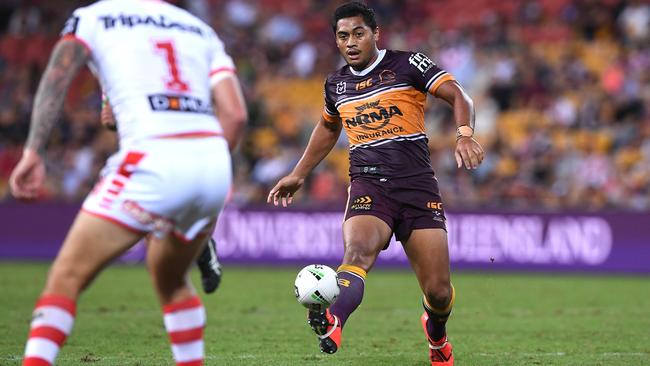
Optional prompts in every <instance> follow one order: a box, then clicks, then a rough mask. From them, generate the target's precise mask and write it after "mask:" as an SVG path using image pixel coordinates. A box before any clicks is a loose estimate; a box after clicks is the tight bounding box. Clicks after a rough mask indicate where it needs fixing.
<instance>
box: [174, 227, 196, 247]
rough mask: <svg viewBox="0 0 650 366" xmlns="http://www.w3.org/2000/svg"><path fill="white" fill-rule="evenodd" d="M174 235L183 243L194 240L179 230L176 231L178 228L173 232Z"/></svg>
mask: <svg viewBox="0 0 650 366" xmlns="http://www.w3.org/2000/svg"><path fill="white" fill-rule="evenodd" d="M172 235H173V236H174V238H176V239H178V240H179V241H181V242H182V243H183V244H190V243H191V242H192V240H190V239H188V238H187V237H186V236H185V235H184V234H182V233H179V232H178V231H176V230H174V231H173V232H172ZM195 239H196V238H195Z"/></svg>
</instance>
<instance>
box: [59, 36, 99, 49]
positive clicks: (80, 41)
mask: <svg viewBox="0 0 650 366" xmlns="http://www.w3.org/2000/svg"><path fill="white" fill-rule="evenodd" d="M68 39H69V40H71V41H77V42H79V43H81V45H82V46H84V47H85V48H86V50H87V51H88V53H90V54H92V53H93V50H92V49H91V48H90V46H89V45H88V43H86V41H84V40H83V39H81V38H79V37H77V36H75V35H74V34H66V35H65V36H63V37H61V40H68Z"/></svg>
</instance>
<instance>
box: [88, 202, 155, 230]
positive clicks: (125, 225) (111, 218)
mask: <svg viewBox="0 0 650 366" xmlns="http://www.w3.org/2000/svg"><path fill="white" fill-rule="evenodd" d="M81 211H83V212H85V213H87V214H89V215H92V216H95V217H98V218H100V219H104V220H106V221H108V222H111V223H113V224H115V225H117V226H121V227H122V228H124V229H126V230H128V231H130V232H132V233H135V234H140V235H144V234H147V233H148V231H145V230H140V229H138V228H136V227H133V226H131V225H129V224H127V223H125V222H123V221H121V220H118V219H116V218H114V217H110V216H108V215H106V214H101V213H99V212H93V211H90V210H88V209H87V208H82V209H81Z"/></svg>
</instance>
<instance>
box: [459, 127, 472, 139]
mask: <svg viewBox="0 0 650 366" xmlns="http://www.w3.org/2000/svg"><path fill="white" fill-rule="evenodd" d="M472 136H474V129H473V128H471V127H469V126H468V125H460V126H458V127H457V128H456V140H458V139H459V138H461V137H472Z"/></svg>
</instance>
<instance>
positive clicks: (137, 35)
mask: <svg viewBox="0 0 650 366" xmlns="http://www.w3.org/2000/svg"><path fill="white" fill-rule="evenodd" d="M61 34H62V36H63V37H73V38H74V39H76V40H78V41H80V42H82V43H83V44H84V45H85V46H86V47H87V48H88V49H89V50H90V52H91V54H92V59H91V61H90V63H89V67H90V68H91V70H93V72H94V73H95V74H96V76H97V77H98V79H99V80H100V83H101V86H102V89H103V92H104V93H105V94H106V95H107V97H108V99H109V100H110V104H111V107H112V109H113V113H114V114H115V119H116V120H117V123H118V131H119V136H120V144H121V145H122V147H124V146H128V145H130V144H131V143H133V142H134V141H137V140H141V139H146V138H152V137H159V136H175V135H181V136H182V135H187V134H197V133H198V134H208V135H209V134H220V133H221V132H222V128H221V125H220V124H219V122H218V121H217V119H216V117H215V115H214V112H213V109H212V102H211V100H212V98H211V82H210V80H211V79H212V80H213V81H214V80H216V79H218V78H220V77H222V76H223V75H225V74H227V73H232V72H234V70H235V68H234V63H233V61H232V58H231V57H230V56H229V55H228V54H226V52H225V50H224V46H223V43H222V42H221V40H220V39H219V37H218V36H217V34H216V33H215V32H214V30H212V28H210V27H209V26H208V25H207V24H205V23H204V22H203V21H201V20H200V19H198V18H197V17H195V16H193V15H191V14H190V13H188V12H186V11H184V10H182V9H179V8H177V7H175V6H173V5H170V4H167V3H165V2H163V1H157V0H102V1H99V2H97V3H94V4H92V5H90V6H87V7H83V8H79V9H77V10H76V11H75V12H74V13H73V15H72V16H71V17H70V19H68V21H67V22H66V25H65V27H64V29H63V31H62V32H61Z"/></svg>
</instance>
